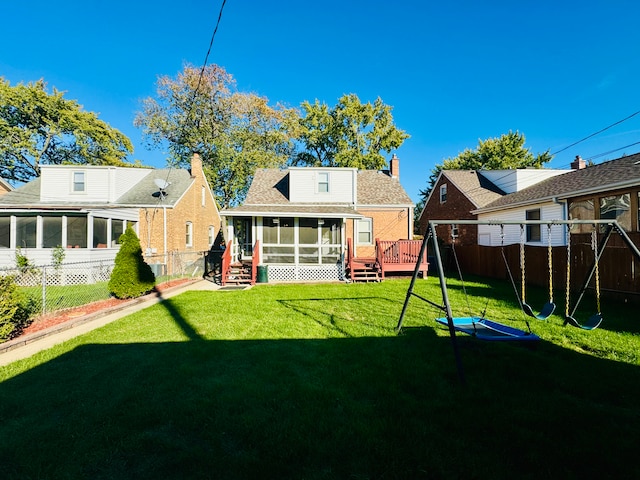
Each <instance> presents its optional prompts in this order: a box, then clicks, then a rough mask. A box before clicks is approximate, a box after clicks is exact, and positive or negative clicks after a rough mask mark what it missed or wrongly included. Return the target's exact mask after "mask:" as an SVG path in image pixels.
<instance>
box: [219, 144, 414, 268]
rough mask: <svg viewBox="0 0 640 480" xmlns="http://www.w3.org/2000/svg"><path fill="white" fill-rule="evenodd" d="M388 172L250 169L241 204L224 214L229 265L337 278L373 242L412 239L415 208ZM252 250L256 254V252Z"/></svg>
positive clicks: (369, 252)
mask: <svg viewBox="0 0 640 480" xmlns="http://www.w3.org/2000/svg"><path fill="white" fill-rule="evenodd" d="M398 174H399V160H398V158H397V157H396V156H395V155H394V156H393V158H392V159H391V162H390V169H389V171H374V170H358V169H355V168H325V167H291V168H288V169H286V170H277V169H259V170H257V171H256V173H255V175H254V178H253V181H252V183H251V186H250V188H249V191H248V193H247V198H246V200H245V202H244V204H243V205H242V206H239V207H236V208H230V209H227V210H223V211H222V212H221V215H222V216H223V217H224V218H225V221H226V225H227V227H226V228H227V231H226V235H225V237H226V238H227V239H228V241H229V240H230V244H231V250H230V251H231V253H232V261H241V260H253V261H254V263H255V261H256V260H257V261H258V263H259V264H261V265H267V266H268V277H269V280H276V281H287V280H342V279H343V278H344V269H345V265H344V259H345V255H346V253H347V245H348V244H349V243H350V244H351V245H352V250H351V251H350V252H349V253H350V255H351V256H352V257H375V256H376V239H382V240H394V241H395V240H399V239H411V236H412V229H413V225H412V219H413V208H414V204H413V203H412V202H411V199H410V198H409V196H408V195H407V193H406V192H405V190H404V189H403V188H402V186H401V185H400V182H399V179H398ZM256 249H257V250H256Z"/></svg>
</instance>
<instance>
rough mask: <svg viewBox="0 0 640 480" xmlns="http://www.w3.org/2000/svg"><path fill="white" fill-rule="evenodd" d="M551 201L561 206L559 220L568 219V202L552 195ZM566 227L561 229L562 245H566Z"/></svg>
mask: <svg viewBox="0 0 640 480" xmlns="http://www.w3.org/2000/svg"><path fill="white" fill-rule="evenodd" d="M553 203H554V204H556V205H560V206H561V207H562V218H561V220H568V219H569V213H568V211H569V202H567V201H566V200H564V201H563V200H558V197H553ZM567 241H568V239H567V229H566V228H563V229H562V244H563V245H564V246H566V245H567Z"/></svg>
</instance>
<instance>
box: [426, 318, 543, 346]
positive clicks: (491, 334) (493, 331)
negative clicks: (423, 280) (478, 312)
mask: <svg viewBox="0 0 640 480" xmlns="http://www.w3.org/2000/svg"><path fill="white" fill-rule="evenodd" d="M451 320H452V321H453V328H454V330H456V331H458V332H462V333H466V334H467V335H471V336H473V337H476V338H477V339H478V340H487V341H494V342H495V341H497V342H500V341H501V342H514V341H516V342H517V341H525V342H535V341H538V340H540V337H538V336H537V335H535V334H533V333H529V332H525V331H524V330H519V329H517V328H513V327H509V326H508V325H503V324H502V323H498V322H494V321H492V320H487V319H486V318H480V317H457V318H452V319H451ZM436 322H438V323H440V324H442V325H445V326H447V327H448V326H449V322H448V321H447V319H446V318H436Z"/></svg>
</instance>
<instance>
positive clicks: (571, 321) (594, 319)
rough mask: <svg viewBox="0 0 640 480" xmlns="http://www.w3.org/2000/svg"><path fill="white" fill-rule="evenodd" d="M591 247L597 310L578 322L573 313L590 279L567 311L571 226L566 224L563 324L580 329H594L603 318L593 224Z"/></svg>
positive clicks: (596, 244) (596, 240)
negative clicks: (565, 283)
mask: <svg viewBox="0 0 640 480" xmlns="http://www.w3.org/2000/svg"><path fill="white" fill-rule="evenodd" d="M591 249H592V250H593V255H594V265H593V272H592V273H595V279H596V285H595V287H596V288H595V290H596V306H597V309H598V312H597V313H594V314H593V315H591V316H590V317H589V318H588V319H587V321H586V322H584V323H580V322H578V320H576V319H575V318H574V317H573V315H574V313H575V311H576V309H577V308H578V304H579V303H580V300H582V295H583V294H584V291H585V290H586V287H587V284H588V283H589V280H591V277H589V279H588V280H587V282H586V283H585V286H584V288H583V290H582V292H580V297H579V298H578V301H577V302H576V304H575V305H574V307H573V311H572V312H571V313H569V298H570V294H571V292H570V288H569V287H570V279H571V226H570V225H567V301H566V309H565V315H564V325H565V326H566V325H571V326H572V327H576V328H581V329H582V330H594V329H596V328H598V327H599V326H600V324H601V323H602V320H603V317H602V313H601V312H600V273H599V270H598V260H599V256H600V255H599V253H598V238H597V233H596V226H595V225H594V226H593V230H592V231H591Z"/></svg>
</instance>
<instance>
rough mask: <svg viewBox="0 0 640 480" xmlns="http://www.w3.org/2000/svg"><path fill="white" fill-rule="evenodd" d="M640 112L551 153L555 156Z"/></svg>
mask: <svg viewBox="0 0 640 480" xmlns="http://www.w3.org/2000/svg"><path fill="white" fill-rule="evenodd" d="M639 113H640V110H639V111H637V112H635V113H632V114H631V115H629V116H628V117H625V118H623V119H622V120H618V121H617V122H615V123H612V124H611V125H609V126H608V127H604V128H603V129H602V130H598V131H597V132H594V133H592V134H591V135H587V136H586V137H584V138H583V139H581V140H578V141H577V142H573V143H572V144H571V145H567V146H566V147H564V148H561V149H560V150H558V151H556V152H554V153H552V154H551V155H552V156H555V155H557V154H558V153H560V152H564V151H565V150H568V149H569V148H571V147H573V146H575V145H578V144H579V143H582V142H584V141H585V140H588V139H589V138H591V137H595V136H596V135H598V134H599V133H602V132H604V131H605V130H609V129H610V128H611V127H615V126H616V125H619V124H621V123H622V122H625V121H627V120H629V119H630V118H632V117H635V116H636V115H638V114H639ZM622 148H625V147H622Z"/></svg>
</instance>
